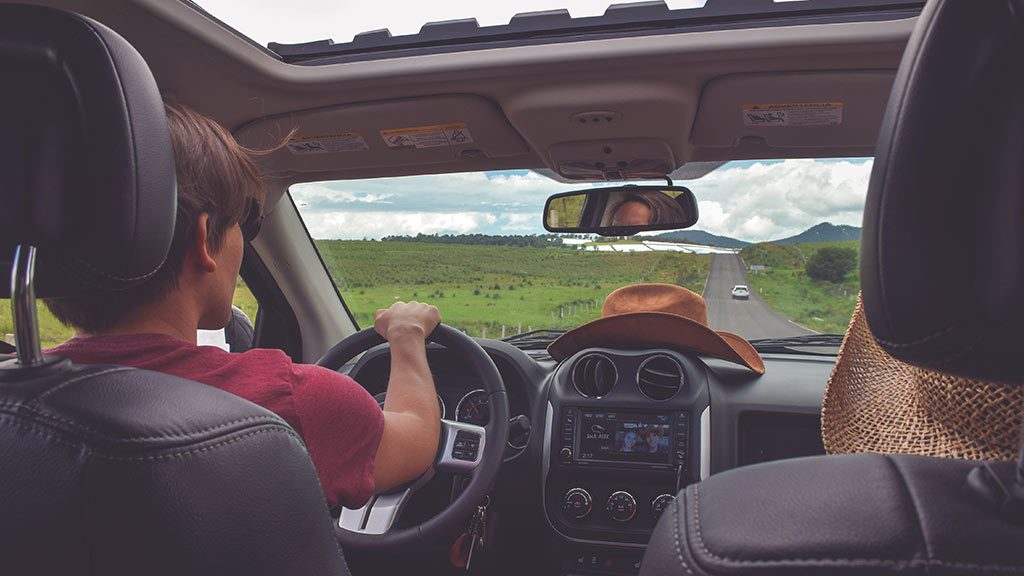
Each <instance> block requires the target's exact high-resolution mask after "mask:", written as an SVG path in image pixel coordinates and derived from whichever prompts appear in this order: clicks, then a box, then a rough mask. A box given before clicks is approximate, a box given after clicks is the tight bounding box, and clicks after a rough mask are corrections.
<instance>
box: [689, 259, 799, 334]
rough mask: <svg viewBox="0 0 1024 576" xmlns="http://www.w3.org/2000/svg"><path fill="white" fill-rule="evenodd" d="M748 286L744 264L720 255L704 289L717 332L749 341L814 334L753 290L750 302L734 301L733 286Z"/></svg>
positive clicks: (709, 319) (710, 317) (711, 319)
mask: <svg viewBox="0 0 1024 576" xmlns="http://www.w3.org/2000/svg"><path fill="white" fill-rule="evenodd" d="M746 283H747V271H746V270H745V269H744V268H743V261H742V260H740V257H739V256H737V255H734V254H716V255H715V256H714V259H713V260H712V261H711V273H710V274H708V282H707V285H705V287H704V301H705V302H707V305H708V323H710V324H711V327H712V328H714V329H716V330H725V331H726V332H733V333H735V334H739V335H740V336H743V337H744V338H746V339H748V340H754V339H757V338H777V337H780V336H801V335H803V334H814V332H812V331H810V330H807V329H805V328H801V327H800V326H797V325H796V324H793V323H792V322H790V321H789V320H787V319H786V318H784V317H782V316H781V315H779V314H777V313H776V312H775V311H774V310H772V309H771V308H769V307H768V305H767V304H765V302H764V300H762V299H761V297H760V296H759V295H758V294H757V293H756V292H755V291H753V290H751V292H750V299H749V300H733V298H732V287H733V286H735V285H737V284H746Z"/></svg>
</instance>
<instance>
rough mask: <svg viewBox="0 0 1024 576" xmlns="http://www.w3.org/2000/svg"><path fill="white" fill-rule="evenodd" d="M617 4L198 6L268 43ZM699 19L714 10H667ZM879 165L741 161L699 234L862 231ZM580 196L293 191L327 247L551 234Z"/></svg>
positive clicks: (478, 184) (529, 184)
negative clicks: (555, 216)
mask: <svg viewBox="0 0 1024 576" xmlns="http://www.w3.org/2000/svg"><path fill="white" fill-rule="evenodd" d="M611 1H612V0H516V1H515V2H495V1H489V0H485V1H480V0H434V1H432V2H422V1H411V0H374V1H373V2H369V1H366V0H360V1H353V0H348V1H345V0H303V1H302V2H299V3H295V2H283V1H281V0H249V1H246V2H240V1H239V0H198V1H197V3H198V4H199V5H201V6H202V7H203V8H205V9H206V10H208V11H209V12H210V13H211V14H213V15H214V16H216V17H218V18H220V19H221V20H223V21H225V22H226V23H228V24H229V25H231V26H233V27H235V28H236V29H238V30H239V31H241V32H242V33H244V34H246V35H248V36H249V37H250V38H252V39H253V40H255V41H256V42H258V43H260V44H264V45H265V44H266V43H267V42H270V41H276V42H285V43H287V42H306V41H311V40H322V39H326V38H332V39H334V40H335V41H336V42H347V41H349V40H351V39H352V37H353V36H354V35H355V34H357V33H359V32H365V31H369V30H377V29H381V28H388V29H390V30H391V33H392V34H393V35H396V36H397V35H403V34H415V33H416V32H418V31H419V29H420V26H422V25H423V24H424V23H426V22H436V21H441V20H450V19H458V18H470V17H475V18H476V19H477V21H478V22H479V23H480V25H482V26H488V25H497V24H505V23H507V22H508V21H509V19H510V18H511V17H512V16H514V15H515V14H517V13H520V12H530V11H537V10H551V9H555V8H566V9H568V10H569V12H570V14H572V15H573V16H574V17H583V16H596V15H600V14H602V13H603V12H604V9H605V8H606V7H607V6H608V4H610V3H611ZM667 3H668V5H669V7H670V8H674V9H677V8H694V7H700V6H703V5H704V0H668V2H667ZM870 171H871V162H870V161H865V160H827V161H814V160H787V161H774V162H734V163H731V164H727V165H726V166H724V167H722V168H720V169H718V170H717V171H715V172H712V173H711V174H708V175H707V176H705V177H704V178H701V179H699V180H695V181H692V182H685V183H683V184H685V185H687V186H689V187H690V188H691V189H692V190H693V191H694V193H695V194H696V196H697V198H698V200H699V201H700V216H701V217H700V222H699V223H698V224H697V226H696V227H695V228H697V229H701V230H707V231H708V232H712V233H715V234H723V235H726V236H731V237H734V238H739V239H742V240H748V241H760V240H770V239H777V238H783V237H786V236H790V235H793V234H797V233H799V232H802V231H803V230H806V229H807V228H809V227H811V226H813V225H815V224H818V223H820V222H825V221H827V222H832V223H834V224H853V225H858V226H859V225H860V221H861V213H862V211H863V207H864V196H865V193H866V191H867V182H868V175H869V173H870ZM574 188H579V185H566V184H560V183H558V182H554V181H552V180H549V179H547V178H545V177H544V176H540V175H538V174H535V173H533V172H529V171H504V172H491V173H486V174H484V173H475V174H449V175H439V176H412V177H406V178H384V179H378V180H368V181H367V180H364V181H347V182H328V183H317V184H304V185H299V186H294V187H293V188H292V194H293V197H294V198H295V202H296V204H297V205H298V206H299V210H300V211H301V213H302V215H303V218H304V219H305V220H306V224H307V225H308V227H309V229H310V232H311V233H312V234H313V236H314V237H316V238H364V237H367V238H379V237H380V236H384V235H388V234H416V233H417V232H423V233H425V234H431V233H473V232H477V233H485V234H532V233H542V232H543V231H544V230H543V227H542V226H541V224H540V220H541V211H542V209H543V206H544V200H545V199H546V198H547V197H548V196H549V195H551V194H554V193H556V192H564V191H567V190H572V189H574Z"/></svg>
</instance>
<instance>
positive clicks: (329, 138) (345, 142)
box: [287, 132, 370, 154]
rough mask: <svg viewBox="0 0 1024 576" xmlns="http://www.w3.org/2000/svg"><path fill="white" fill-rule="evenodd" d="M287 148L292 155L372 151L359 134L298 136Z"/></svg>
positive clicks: (290, 141) (289, 142) (339, 133)
mask: <svg viewBox="0 0 1024 576" xmlns="http://www.w3.org/2000/svg"><path fill="white" fill-rule="evenodd" d="M287 146H288V150H290V151H291V153H292V154H331V153H332V152H359V151H362V150H369V149H370V147H369V146H367V145H366V140H365V139H363V137H362V135H360V134H359V132H338V133H337V134H321V135H319V136H298V137H295V138H292V139H290V140H288V143H287Z"/></svg>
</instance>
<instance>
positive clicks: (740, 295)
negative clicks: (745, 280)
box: [732, 284, 750, 300]
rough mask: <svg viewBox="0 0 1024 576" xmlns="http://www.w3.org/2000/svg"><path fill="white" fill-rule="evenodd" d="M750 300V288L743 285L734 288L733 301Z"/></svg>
mask: <svg viewBox="0 0 1024 576" xmlns="http://www.w3.org/2000/svg"><path fill="white" fill-rule="evenodd" d="M749 298H750V288H747V287H746V286H744V285H743V284H737V285H735V286H733V287H732V299H733V300H747V299H749Z"/></svg>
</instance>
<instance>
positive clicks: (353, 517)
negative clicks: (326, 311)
mask: <svg viewBox="0 0 1024 576" xmlns="http://www.w3.org/2000/svg"><path fill="white" fill-rule="evenodd" d="M427 341H428V342H434V343H437V344H440V345H442V346H444V347H445V348H447V349H448V350H449V351H451V352H452V353H453V354H455V355H456V356H457V357H458V358H459V359H460V360H462V361H464V362H466V363H467V364H469V365H470V367H471V368H472V369H473V372H474V373H475V374H476V376H477V378H479V379H480V387H481V388H483V389H484V390H485V391H486V392H487V397H488V399H489V408H490V421H489V422H488V424H487V425H486V426H476V425H473V424H467V423H464V422H455V421H452V420H444V419H442V420H441V440H440V442H439V446H438V451H437V456H436V457H435V458H434V464H433V465H432V466H431V467H430V469H429V470H427V471H426V472H425V473H424V474H423V475H422V476H420V478H419V479H417V480H415V481H413V482H412V483H410V484H407V485H405V486H402V487H400V488H398V489H396V490H394V491H392V492H389V493H386V494H375V495H374V496H372V497H371V498H370V501H369V502H368V503H367V504H366V505H365V506H363V507H362V508H360V509H358V510H350V509H348V508H344V509H343V510H342V513H341V518H340V519H339V521H338V524H336V525H335V527H334V533H335V536H336V537H337V538H338V542H340V543H341V545H342V546H343V547H351V549H353V550H378V551H395V550H398V549H400V548H405V547H408V546H430V545H436V544H441V543H443V542H445V540H446V539H449V538H451V537H452V535H454V534H457V533H459V532H462V531H463V530H464V529H465V528H466V526H467V525H468V521H469V518H470V516H471V515H472V514H473V512H475V511H476V507H477V506H478V505H480V503H481V502H482V501H483V500H484V497H485V496H486V495H487V494H489V493H490V491H491V488H492V487H493V486H494V482H495V480H496V479H497V478H498V469H499V468H500V467H501V463H502V460H503V458H504V453H505V442H506V441H507V440H508V419H509V408H508V396H507V394H506V393H505V383H504V382H503V381H502V379H501V375H500V374H499V373H498V368H497V367H496V366H495V365H494V361H493V360H491V357H490V356H488V355H487V353H486V352H484V349H483V348H481V347H480V345H479V344H477V343H476V341H475V340H473V339H472V338H470V337H469V336H467V335H465V334H463V333H462V332H459V331H458V330H456V329H454V328H452V327H451V326H447V325H445V324H439V325H438V326H437V328H436V329H435V330H434V331H433V332H432V333H431V334H430V335H429V336H428V337H427ZM385 342H386V340H384V337H383V336H381V335H380V334H378V333H377V332H376V331H375V330H374V329H373V328H366V329H364V330H360V331H359V332H356V333H355V334H353V335H351V336H349V337H348V338H345V339H344V340H342V341H341V342H339V343H338V344H337V345H335V346H334V347H333V348H331V349H330V350H328V351H327V353H326V354H324V355H323V357H322V358H320V360H318V361H317V365H319V366H323V367H325V368H330V369H331V370H338V369H339V368H341V367H342V366H344V365H345V364H346V363H347V362H348V361H350V360H351V359H352V358H354V357H355V356H356V355H357V354H360V353H362V352H365V351H367V350H369V349H370V348H373V347H374V346H378V345H380V344H383V343H385ZM466 440H469V441H470V442H472V441H476V442H477V443H478V445H479V447H478V449H477V450H476V453H475V455H474V454H472V452H471V451H470V454H466V453H465V452H464V451H463V450H462V449H461V448H459V449H457V448H456V446H455V443H456V441H460V442H459V445H460V446H463V444H464V443H465V442H466ZM456 451H458V455H456V454H453V452H456ZM469 456H474V457H473V458H472V459H470V458H469ZM438 471H446V472H457V473H461V474H471V475H472V477H471V479H470V481H469V484H468V485H467V486H466V487H465V489H464V490H463V491H462V494H460V495H459V496H458V497H457V498H456V499H455V501H454V502H452V503H451V505H449V506H448V507H447V508H445V509H444V510H442V511H441V512H440V513H438V514H437V515H436V516H434V517H433V518H431V519H429V520H427V521H425V522H423V523H421V524H419V525H417V526H410V527H408V528H402V529H394V528H393V526H394V524H395V522H396V521H397V520H398V518H399V516H400V515H401V514H402V510H403V509H404V507H405V505H406V503H408V501H409V499H410V497H411V496H412V494H413V492H415V491H416V490H417V489H419V488H420V487H422V486H423V485H424V484H426V482H427V481H428V480H429V479H430V478H431V477H433V475H434V473H435V472H438Z"/></svg>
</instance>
